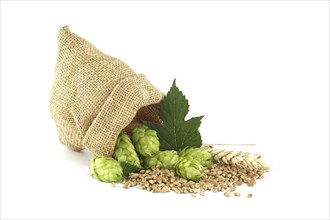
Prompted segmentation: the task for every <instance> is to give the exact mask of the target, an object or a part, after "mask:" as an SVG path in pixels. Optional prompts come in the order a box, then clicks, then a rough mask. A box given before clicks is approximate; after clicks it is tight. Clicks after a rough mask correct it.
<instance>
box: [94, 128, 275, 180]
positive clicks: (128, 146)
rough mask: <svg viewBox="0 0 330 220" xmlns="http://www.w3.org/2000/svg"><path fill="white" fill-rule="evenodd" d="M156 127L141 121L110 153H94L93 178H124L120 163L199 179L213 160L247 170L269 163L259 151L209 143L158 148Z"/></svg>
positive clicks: (124, 135)
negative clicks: (221, 146)
mask: <svg viewBox="0 0 330 220" xmlns="http://www.w3.org/2000/svg"><path fill="white" fill-rule="evenodd" d="M159 146H160V144H159V139H158V137H157V133H156V131H154V130H152V129H150V128H148V127H147V126H145V125H143V126H141V127H137V128H135V129H134V130H133V131H132V135H131V137H130V136H129V135H128V134H127V133H124V132H122V133H120V135H119V136H118V139H117V142H116V146H115V151H114V155H113V157H104V156H94V157H93V158H92V159H91V160H90V166H89V168H90V171H91V174H92V176H93V177H94V178H96V179H97V180H99V181H102V182H111V183H113V182H120V181H122V180H123V179H124V177H123V168H122V166H121V163H122V162H123V163H127V164H130V165H132V166H134V167H137V168H140V169H149V168H151V167H154V166H159V167H161V168H164V169H168V170H174V171H175V173H176V174H177V175H178V176H180V177H182V178H184V179H186V180H192V181H198V180H199V179H200V178H201V177H202V176H203V175H204V168H205V167H207V166H209V165H210V164H212V163H213V162H216V163H222V164H230V165H234V166H237V167H241V168H245V169H250V170H256V169H258V170H263V171H268V170H269V166H268V164H266V163H265V162H264V161H262V160H261V156H260V155H258V154H251V153H246V152H240V151H237V152H233V151H227V150H216V149H212V147H202V148H197V147H186V148H184V149H183V150H181V151H179V152H177V151H174V150H166V151H160V147H159Z"/></svg>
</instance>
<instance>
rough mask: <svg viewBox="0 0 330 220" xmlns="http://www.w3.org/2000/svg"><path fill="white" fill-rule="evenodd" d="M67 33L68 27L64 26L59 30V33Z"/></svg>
mask: <svg viewBox="0 0 330 220" xmlns="http://www.w3.org/2000/svg"><path fill="white" fill-rule="evenodd" d="M64 32H66V33H68V32H70V29H69V26H68V25H64V26H63V27H62V28H61V29H60V33H64Z"/></svg>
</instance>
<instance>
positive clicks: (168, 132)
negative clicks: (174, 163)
mask: <svg viewBox="0 0 330 220" xmlns="http://www.w3.org/2000/svg"><path fill="white" fill-rule="evenodd" d="M158 110H159V117H160V119H161V120H162V122H163V123H162V124H158V123H154V122H149V121H146V122H144V123H145V124H146V125H147V126H148V127H150V128H151V129H153V130H155V131H157V134H158V137H159V141H160V146H161V150H176V151H180V150H182V149H184V148H185V147H187V146H197V147H200V146H202V138H201V135H200V133H199V131H198V128H199V126H200V125H201V120H202V118H203V116H200V117H194V118H191V119H189V120H187V121H185V117H186V115H187V114H188V111H189V103H188V100H187V99H186V97H185V96H184V95H183V93H182V92H181V91H180V90H179V89H178V87H177V86H176V84H175V80H174V81H173V84H172V87H171V89H170V91H169V92H168V93H167V95H166V96H165V97H164V99H163V100H162V101H161V102H160V104H159V109H158Z"/></svg>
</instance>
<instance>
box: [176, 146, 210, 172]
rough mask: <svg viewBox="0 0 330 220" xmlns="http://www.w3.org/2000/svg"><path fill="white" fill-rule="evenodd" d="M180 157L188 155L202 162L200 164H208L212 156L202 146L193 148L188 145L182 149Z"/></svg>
mask: <svg viewBox="0 0 330 220" xmlns="http://www.w3.org/2000/svg"><path fill="white" fill-rule="evenodd" d="M180 157H181V158H187V157H190V158H192V159H195V160H197V161H198V162H200V163H201V164H202V166H204V167H205V166H208V165H210V164H211V163H212V160H213V157H212V154H211V153H210V152H208V151H206V150H204V149H202V148H194V147H189V148H185V149H184V150H183V151H181V152H180Z"/></svg>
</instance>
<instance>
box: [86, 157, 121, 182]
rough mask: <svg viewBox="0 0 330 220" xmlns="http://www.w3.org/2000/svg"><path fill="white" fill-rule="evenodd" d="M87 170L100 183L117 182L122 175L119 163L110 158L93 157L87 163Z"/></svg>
mask: <svg viewBox="0 0 330 220" xmlns="http://www.w3.org/2000/svg"><path fill="white" fill-rule="evenodd" d="M89 170H90V172H91V173H92V176H93V177H94V178H95V179H97V180H99V181H102V182H118V181H120V180H121V179H122V175H123V169H122V168H121V166H120V164H119V162H118V161H116V160H115V159H113V158H111V157H102V156H95V157H93V158H92V159H91V160H90V163H89Z"/></svg>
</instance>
